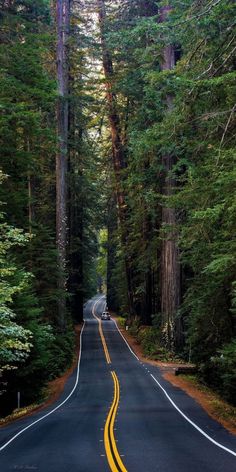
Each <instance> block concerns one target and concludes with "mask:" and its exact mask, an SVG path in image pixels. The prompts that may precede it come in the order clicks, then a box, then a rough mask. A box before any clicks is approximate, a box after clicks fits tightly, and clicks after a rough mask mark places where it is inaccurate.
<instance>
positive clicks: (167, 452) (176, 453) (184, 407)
mask: <svg viewBox="0 0 236 472" xmlns="http://www.w3.org/2000/svg"><path fill="white" fill-rule="evenodd" d="M104 303H105V298H104V297H99V296H97V297H95V298H93V299H92V300H91V301H89V302H88V303H87V304H86V306H85V309H84V318H85V325H84V329H83V332H82V336H81V341H82V342H81V359H80V363H79V366H78V370H77V371H75V372H74V374H73V375H72V376H71V378H70V379H69V381H68V382H67V384H66V387H65V390H64V393H63V395H62V396H61V398H60V400H59V401H58V402H57V403H55V404H54V405H53V407H50V408H48V409H45V410H44V412H43V413H42V412H40V413H37V414H35V415H34V416H32V417H30V418H26V419H24V420H20V421H18V422H16V423H14V424H12V425H10V426H8V427H5V428H1V429H0V471H1V472H9V471H17V470H22V471H24V470H25V471H26V470H28V471H29V470H32V471H34V470H35V471H40V472H109V471H111V470H112V471H113V472H126V471H128V472H154V471H159V472H234V471H235V470H236V437H235V436H233V435H231V434H229V433H228V432H227V431H226V430H225V429H224V428H223V427H222V426H220V425H219V424H218V423H217V422H215V421H214V420H212V419H211V418H210V417H209V416H208V415H207V414H206V413H205V412H204V411H203V410H202V408H201V407H200V406H199V405H198V404H197V403H196V402H195V401H194V400H193V399H192V398H190V397H189V396H188V395H187V394H186V393H184V392H183V391H182V390H180V389H178V388H176V387H173V386H172V385H171V384H169V383H168V382H166V381H165V380H164V379H163V378H162V376H161V373H160V371H159V370H158V368H156V367H152V366H149V365H148V364H147V365H146V364H143V363H141V362H140V361H139V360H138V359H137V358H136V356H135V355H134V354H133V353H132V352H131V351H130V349H129V347H128V346H127V345H126V343H125V341H124V339H123V338H122V336H121V334H120V333H119V331H118V329H117V327H116V325H115V323H114V322H113V321H104V322H101V321H100V315H101V312H102V310H103V307H104Z"/></svg>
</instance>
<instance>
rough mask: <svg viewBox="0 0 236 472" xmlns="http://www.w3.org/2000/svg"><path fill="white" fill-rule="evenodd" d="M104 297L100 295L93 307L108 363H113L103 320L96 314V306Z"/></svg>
mask: <svg viewBox="0 0 236 472" xmlns="http://www.w3.org/2000/svg"><path fill="white" fill-rule="evenodd" d="M102 299H103V297H100V298H99V299H98V300H97V301H96V302H95V303H94V305H93V308H92V314H93V317H94V318H95V319H96V320H97V321H98V330H99V334H100V338H101V341H102V345H103V350H104V354H105V358H106V361H107V364H111V357H110V354H109V351H108V348H107V343H106V339H105V336H104V333H103V329H102V321H101V318H99V317H98V316H97V315H96V306H97V305H98V303H99V302H100V301H101V300H102Z"/></svg>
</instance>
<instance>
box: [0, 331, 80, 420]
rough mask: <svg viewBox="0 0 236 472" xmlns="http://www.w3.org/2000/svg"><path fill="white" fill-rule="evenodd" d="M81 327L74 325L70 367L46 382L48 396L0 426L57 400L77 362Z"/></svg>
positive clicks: (29, 414)
mask: <svg viewBox="0 0 236 472" xmlns="http://www.w3.org/2000/svg"><path fill="white" fill-rule="evenodd" d="M81 329H82V325H77V326H76V327H75V335H76V341H75V346H76V347H75V357H74V360H73V363H72V365H71V367H70V368H69V369H68V370H67V371H66V372H65V373H64V374H63V375H62V376H61V377H58V378H57V379H55V380H52V381H51V382H49V383H48V385H47V392H48V396H47V399H46V401H45V402H44V403H42V404H40V405H36V406H35V407H32V409H31V408H30V407H29V410H28V411H27V412H26V413H25V414H23V415H20V416H17V417H15V418H14V417H12V418H11V417H9V419H8V418H7V419H6V421H4V423H2V424H1V425H0V428H2V427H4V426H7V425H8V424H10V423H13V421H17V420H18V419H21V418H26V417H27V416H31V415H32V414H33V413H36V412H38V411H42V410H44V409H45V408H47V407H48V406H50V405H52V404H53V403H54V402H56V401H57V400H58V398H59V397H60V395H61V393H62V392H63V390H64V387H65V384H66V382H67V380H68V379H69V377H70V376H71V374H72V373H73V371H74V369H75V368H76V366H77V363H78V358H79V352H80V333H81Z"/></svg>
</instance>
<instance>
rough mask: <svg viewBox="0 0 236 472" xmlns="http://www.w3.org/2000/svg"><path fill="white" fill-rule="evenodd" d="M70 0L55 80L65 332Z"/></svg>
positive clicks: (63, 9) (60, 13)
mask: <svg viewBox="0 0 236 472" xmlns="http://www.w3.org/2000/svg"><path fill="white" fill-rule="evenodd" d="M70 7H71V1H70V0H57V3H56V12H57V80H58V94H59V97H58V104H57V127H58V150H57V156H56V194H57V197H56V198H57V203H56V237H57V249H58V266H59V280H58V288H59V290H60V296H59V301H58V319H59V324H60V327H61V329H62V330H64V329H65V311H66V297H65V293H66V249H67V225H68V215H67V171H68V130H69V55H68V49H69V44H68V40H69V32H70Z"/></svg>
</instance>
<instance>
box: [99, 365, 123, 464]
mask: <svg viewBox="0 0 236 472" xmlns="http://www.w3.org/2000/svg"><path fill="white" fill-rule="evenodd" d="M111 375H112V378H113V382H114V399H113V403H112V405H111V408H110V411H109V414H108V417H107V420H106V424H105V430H104V444H105V450H106V455H107V459H108V463H109V466H110V469H111V471H112V472H127V469H126V468H125V466H124V464H123V462H122V460H121V457H120V455H119V452H118V450H117V447H116V441H115V436H114V423H115V418H116V413H117V409H118V405H119V400H120V387H119V381H118V378H117V376H116V373H115V372H111ZM117 465H118V467H117Z"/></svg>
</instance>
